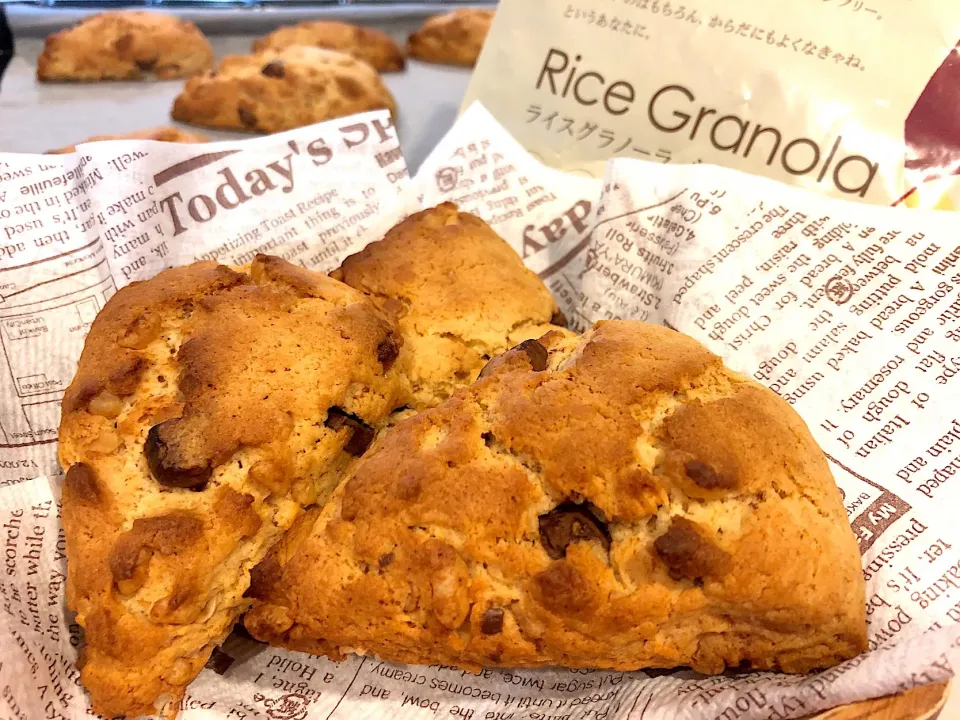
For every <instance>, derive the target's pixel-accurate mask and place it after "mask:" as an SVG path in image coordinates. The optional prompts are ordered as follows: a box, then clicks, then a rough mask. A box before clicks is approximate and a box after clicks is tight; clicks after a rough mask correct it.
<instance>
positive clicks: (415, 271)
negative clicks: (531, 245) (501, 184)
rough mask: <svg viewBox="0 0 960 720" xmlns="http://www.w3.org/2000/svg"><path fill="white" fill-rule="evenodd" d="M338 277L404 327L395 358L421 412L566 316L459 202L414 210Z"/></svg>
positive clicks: (348, 262) (343, 267)
mask: <svg viewBox="0 0 960 720" xmlns="http://www.w3.org/2000/svg"><path fill="white" fill-rule="evenodd" d="M331 275H332V276H333V277H334V278H336V279H337V280H341V281H343V282H345V283H346V284H347V285H350V286H351V287H353V288H356V289H357V290H359V291H361V292H363V293H365V294H366V295H368V296H369V297H370V299H371V300H373V302H375V303H376V304H377V305H378V306H379V307H380V308H381V309H382V310H383V311H384V312H385V313H386V314H388V315H389V316H390V317H391V319H392V320H394V321H395V322H396V324H397V326H398V327H399V328H400V332H401V333H402V335H403V341H404V342H403V350H402V351H401V356H400V360H399V361H398V362H399V363H400V365H401V367H402V368H403V376H404V378H405V379H406V381H407V382H408V384H409V391H410V392H409V394H410V400H409V401H408V405H409V406H410V407H412V408H414V409H417V410H422V409H424V408H427V407H433V406H434V405H436V404H437V403H439V402H442V401H443V400H445V399H446V398H447V397H449V396H450V395H451V394H452V393H453V391H454V390H455V389H456V388H458V387H460V386H462V385H469V384H470V383H472V382H473V381H474V380H476V378H477V375H478V374H479V373H480V370H481V369H482V368H483V366H484V364H485V363H486V362H487V361H488V360H490V358H492V357H494V356H495V355H499V354H500V353H502V352H504V351H505V350H507V349H508V348H511V347H513V346H514V345H516V344H517V343H519V342H521V341H523V340H527V339H530V338H538V337H540V336H541V335H544V334H545V333H547V332H550V331H551V330H554V329H556V328H557V326H562V325H564V324H565V323H566V319H565V318H564V317H563V315H562V313H561V312H560V310H559V308H558V307H557V304H556V302H555V301H554V299H553V297H551V295H550V292H549V291H548V290H547V288H546V287H545V286H544V284H543V283H542V282H541V281H540V278H538V277H537V276H536V275H535V274H534V273H533V272H531V271H530V270H528V269H527V268H526V267H524V265H523V261H522V260H521V259H520V256H519V255H517V253H516V252H514V250H513V248H511V247H510V246H509V245H508V244H507V242H506V241H505V240H504V239H503V238H501V237H500V236H499V235H497V233H496V232H494V230H493V229H492V228H491V227H490V226H489V225H487V224H486V223H485V222H484V221H483V220H481V219H480V218H478V217H476V216H475V215H470V214H468V213H462V212H458V211H457V206H456V205H454V204H453V203H443V204H442V205H439V206H437V207H435V208H431V209H429V210H424V211H423V212H419V213H417V214H415V215H412V216H410V217H409V218H407V219H406V220H404V221H403V222H401V223H400V224H399V225H397V226H396V227H394V228H393V229H391V230H390V231H389V232H388V233H387V234H386V236H385V237H384V238H383V240H381V241H379V242H375V243H372V244H370V245H368V246H367V247H366V248H364V249H363V250H362V251H360V252H359V253H357V254H355V255H351V256H350V257H348V258H347V259H346V260H344V261H343V263H342V265H341V266H340V267H339V268H338V269H337V270H334V271H333V273H331Z"/></svg>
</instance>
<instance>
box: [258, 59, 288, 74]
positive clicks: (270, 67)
mask: <svg viewBox="0 0 960 720" xmlns="http://www.w3.org/2000/svg"><path fill="white" fill-rule="evenodd" d="M260 72H261V73H262V74H263V75H265V76H267V77H271V78H282V77H283V74H284V68H283V61H282V60H272V61H270V62H268V63H267V64H266V65H264V66H263V67H262V68H261V69H260Z"/></svg>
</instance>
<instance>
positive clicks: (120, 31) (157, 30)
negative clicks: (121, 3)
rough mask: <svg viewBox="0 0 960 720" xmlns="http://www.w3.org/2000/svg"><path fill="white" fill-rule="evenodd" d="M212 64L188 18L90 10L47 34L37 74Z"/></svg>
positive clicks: (159, 73) (149, 75)
mask: <svg viewBox="0 0 960 720" xmlns="http://www.w3.org/2000/svg"><path fill="white" fill-rule="evenodd" d="M212 66H213V49H212V48H211V47H210V43H209V42H208V41H207V38H206V37H204V35H203V33H202V32H200V30H199V28H197V26H196V25H194V24H193V23H192V22H189V21H187V20H181V19H179V18H177V17H174V16H173V15H166V14H164V13H158V12H147V11H144V10H124V11H120V12H104V13H98V14H97V15H91V16H90V17H88V18H85V19H84V20H82V21H80V23H78V24H77V25H74V26H73V27H71V28H67V29H66V30H61V31H60V32H58V33H54V34H53V35H50V36H48V37H47V39H46V41H45V42H44V45H43V52H42V53H40V57H39V58H37V79H38V80H45V81H86V82H92V81H97V80H150V79H157V80H170V79H173V78H182V77H189V76H190V75H197V74H198V73H202V72H205V71H207V70H209V69H210V68H211V67H212Z"/></svg>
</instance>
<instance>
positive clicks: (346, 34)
mask: <svg viewBox="0 0 960 720" xmlns="http://www.w3.org/2000/svg"><path fill="white" fill-rule="evenodd" d="M291 45H309V46H310V47H318V48H324V49H326V50H336V51H338V52H342V53H346V54H347V55H352V56H353V57H355V58H357V59H359V60H363V61H364V62H365V63H368V64H369V65H372V66H373V68H374V69H375V70H379V71H380V72H395V71H397V70H403V68H404V66H405V65H406V60H405V58H404V56H403V51H402V50H401V49H400V47H399V46H398V45H397V43H396V42H394V40H393V38H392V37H390V36H389V35H388V34H387V33H385V32H383V31H382V30H375V29H373V28H368V27H361V26H359V25H351V24H349V23H345V22H338V21H336V20H319V21H315V22H302V23H300V24H299V25H287V26H285V27H281V28H277V29H276V30H274V31H273V32H272V33H270V34H269V35H267V36H266V37H262V38H260V39H259V40H257V41H256V42H255V43H254V44H253V52H255V53H258V52H263V51H265V50H283V49H285V48H288V47H290V46H291Z"/></svg>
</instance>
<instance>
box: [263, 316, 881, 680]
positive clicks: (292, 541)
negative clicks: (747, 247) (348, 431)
mask: <svg viewBox="0 0 960 720" xmlns="http://www.w3.org/2000/svg"><path fill="white" fill-rule="evenodd" d="M252 577H253V580H252V584H251V594H252V595H253V596H254V597H255V598H256V599H257V602H256V603H255V604H254V608H253V609H252V610H251V611H250V612H248V613H247V615H246V618H245V624H246V627H247V628H248V629H249V630H250V632H251V633H252V634H253V635H254V637H256V638H258V639H260V640H266V641H268V642H271V643H273V644H276V645H281V646H284V647H288V648H291V649H294V650H302V651H305V652H311V653H320V654H324V655H328V656H330V657H332V658H341V657H343V656H344V655H345V654H346V653H349V652H357V653H366V654H373V655H377V656H379V657H380V658H383V659H385V660H389V661H395V662H404V663H422V664H427V663H441V664H446V665H456V666H460V667H464V668H467V669H471V670H475V669H477V668H479V667H480V666H485V665H486V666H503V667H539V666H569V667H594V668H614V669H619V670H632V669H638V668H647V667H674V666H690V667H692V668H693V669H695V670H697V671H701V672H708V673H716V672H720V671H721V670H723V669H724V668H726V667H734V666H740V667H752V668H756V669H779V670H783V671H786V672H805V671H807V670H810V669H812V668H818V667H825V666H829V665H833V664H835V663H838V662H840V661H841V660H844V659H846V658H849V657H852V656H854V655H856V654H858V653H860V652H861V651H863V650H864V649H865V647H866V619H865V610H864V608H865V601H864V583H863V578H862V575H861V570H860V554H859V552H858V548H857V543H856V541H855V539H854V536H853V533H852V531H851V529H850V526H849V524H848V522H847V518H846V515H845V512H844V508H843V504H842V501H841V497H840V493H839V491H838V489H837V487H836V485H835V484H834V481H833V479H832V477H831V475H830V471H829V469H828V467H827V464H826V461H825V459H824V457H823V454H822V452H821V451H820V450H819V448H818V447H817V445H816V443H815V442H814V440H813V438H812V437H811V435H810V433H809V431H808V430H807V428H806V426H805V425H804V423H803V421H802V420H801V419H800V418H799V417H798V416H797V415H796V414H795V413H794V411H793V410H792V409H791V408H790V407H789V406H788V405H787V404H786V403H785V402H784V401H782V400H781V399H780V398H779V397H778V396H777V395H775V394H774V393H772V392H770V391H769V390H767V389H765V388H763V387H762V386H760V385H758V384H757V383H755V382H753V381H752V380H749V379H747V378H745V377H742V376H740V375H737V374H735V373H733V372H731V371H730V370H728V369H726V368H725V367H724V366H723V364H722V362H721V360H720V358H718V357H717V356H715V355H713V354H712V353H710V352H708V351H707V350H706V349H705V348H703V347H702V346H701V345H699V344H698V343H697V342H695V341H694V340H692V339H690V338H687V337H685V336H683V335H680V334H679V333H675V332H673V331H670V330H667V329H665V328H662V327H659V326H652V325H646V324H642V323H639V322H629V321H626V322H624V321H610V322H601V323H598V324H597V325H596V326H595V327H594V328H593V329H592V330H591V331H589V332H588V333H586V334H585V335H583V336H582V337H581V338H564V337H561V336H559V335H548V336H547V337H546V338H544V339H543V341H542V342H541V343H538V342H536V341H527V342H526V343H524V344H523V345H522V346H520V347H519V348H517V349H514V350H512V351H510V352H509V353H507V355H506V356H504V357H502V358H501V359H500V360H499V362H497V367H495V368H492V369H491V371H490V373H489V374H485V375H484V376H482V378H481V380H480V381H478V382H477V383H476V384H474V385H473V386H471V387H470V388H466V389H464V390H461V391H459V392H457V393H456V394H455V395H454V396H453V397H452V398H451V399H450V400H448V401H447V402H445V403H443V404H442V405H440V406H438V407H437V408H434V409H432V410H428V411H426V412H423V413H421V414H419V415H417V416H416V417H414V418H412V419H409V420H405V421H403V422H401V423H399V424H397V425H396V426H395V427H394V428H393V430H392V431H391V432H390V433H387V434H386V435H384V436H383V438H382V439H381V440H379V441H378V443H377V445H376V446H375V447H374V448H373V449H371V451H370V452H369V453H368V454H367V455H366V456H364V458H363V459H362V460H360V461H359V462H358V463H357V464H356V465H355V466H354V468H353V469H352V471H351V472H350V475H349V476H348V479H347V480H345V481H344V483H343V484H342V485H340V487H339V488H338V489H337V491H336V492H335V493H334V495H333V496H332V498H331V500H330V502H328V504H327V506H326V507H325V508H324V509H323V510H322V511H314V512H311V513H310V514H309V515H308V516H305V517H304V518H303V520H302V521H301V522H300V523H299V524H298V526H297V527H296V529H295V531H293V532H291V533H290V534H289V535H288V537H287V538H286V539H285V540H284V541H282V542H281V543H280V544H279V545H278V546H277V547H276V549H275V550H274V551H272V552H271V553H270V554H268V556H267V557H266V558H265V560H264V561H263V562H262V563H261V564H260V565H259V566H258V567H257V568H255V569H254V572H253V573H252Z"/></svg>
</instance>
